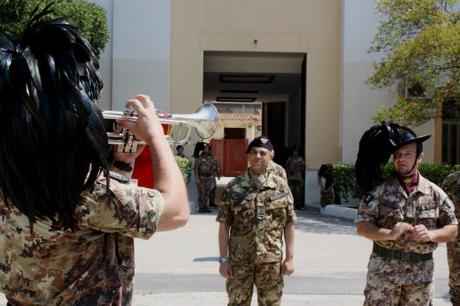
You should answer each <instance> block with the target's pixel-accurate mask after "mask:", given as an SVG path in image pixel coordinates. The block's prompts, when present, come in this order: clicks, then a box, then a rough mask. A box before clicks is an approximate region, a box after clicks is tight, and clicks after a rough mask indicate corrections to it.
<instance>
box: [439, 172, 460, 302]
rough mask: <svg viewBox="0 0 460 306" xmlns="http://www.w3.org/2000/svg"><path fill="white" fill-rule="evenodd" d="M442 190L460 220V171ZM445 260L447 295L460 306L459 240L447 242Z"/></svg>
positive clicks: (450, 178) (449, 178)
mask: <svg viewBox="0 0 460 306" xmlns="http://www.w3.org/2000/svg"><path fill="white" fill-rule="evenodd" d="M442 188H443V189H444V190H445V191H446V193H447V195H448V196H449V197H450V198H451V200H452V202H453V203H454V206H455V216H456V217H457V219H459V218H460V171H456V172H454V173H451V174H450V175H449V176H447V177H446V179H445V180H444V182H443V183H442ZM447 259H448V263H449V287H450V290H449V293H450V301H451V302H452V305H453V306H460V239H459V237H458V236H457V238H456V239H455V240H453V241H448V242H447Z"/></svg>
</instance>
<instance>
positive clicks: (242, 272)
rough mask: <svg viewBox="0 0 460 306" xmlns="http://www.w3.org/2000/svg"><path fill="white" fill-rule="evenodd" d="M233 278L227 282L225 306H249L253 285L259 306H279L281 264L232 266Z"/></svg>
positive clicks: (281, 281) (281, 287)
mask: <svg viewBox="0 0 460 306" xmlns="http://www.w3.org/2000/svg"><path fill="white" fill-rule="evenodd" d="M232 271H233V278H232V279H229V280H227V294H228V300H229V301H228V304H227V306H249V305H251V299H252V292H253V290H254V285H255V286H256V289H257V302H258V305H259V306H280V305H281V296H282V294H283V287H284V281H283V277H282V276H281V273H280V271H281V263H280V262H270V263H263V264H247V265H241V264H240V265H235V264H232Z"/></svg>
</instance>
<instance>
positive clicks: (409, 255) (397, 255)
mask: <svg viewBox="0 0 460 306" xmlns="http://www.w3.org/2000/svg"><path fill="white" fill-rule="evenodd" d="M372 253H374V254H376V255H378V256H380V257H382V258H384V259H396V260H400V261H406V262H412V263H416V262H420V261H427V260H432V259H433V252H430V253H423V254H422V253H414V252H402V251H398V250H392V249H387V248H384V247H382V246H380V245H378V244H376V243H374V247H373V248H372Z"/></svg>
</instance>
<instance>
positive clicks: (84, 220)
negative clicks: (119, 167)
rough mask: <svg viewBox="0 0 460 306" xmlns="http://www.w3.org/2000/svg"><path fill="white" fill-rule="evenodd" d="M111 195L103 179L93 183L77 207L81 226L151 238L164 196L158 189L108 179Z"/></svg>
mask: <svg viewBox="0 0 460 306" xmlns="http://www.w3.org/2000/svg"><path fill="white" fill-rule="evenodd" d="M110 191H111V192H112V194H111V195H110V196H108V195H107V193H106V187H105V181H101V183H97V184H96V188H95V190H94V191H93V192H92V193H90V194H88V195H87V197H86V201H84V203H83V204H82V205H81V206H80V207H79V208H78V210H79V217H80V218H79V219H80V220H77V222H78V224H79V226H80V227H82V228H84V227H87V228H91V229H95V230H98V231H102V232H109V233H111V232H118V233H120V234H122V235H124V236H129V237H133V238H143V239H148V238H150V237H151V236H152V235H153V234H154V233H155V232H156V231H157V228H158V221H159V219H160V216H161V214H162V212H163V208H164V199H163V196H162V195H161V194H160V192H159V191H157V190H154V189H148V188H143V187H138V186H137V185H136V184H133V183H131V184H122V183H119V182H117V181H116V180H110Z"/></svg>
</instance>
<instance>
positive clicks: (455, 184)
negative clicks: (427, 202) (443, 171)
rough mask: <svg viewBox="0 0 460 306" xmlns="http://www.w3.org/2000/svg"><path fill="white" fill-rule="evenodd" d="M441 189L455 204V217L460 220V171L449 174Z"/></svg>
mask: <svg viewBox="0 0 460 306" xmlns="http://www.w3.org/2000/svg"><path fill="white" fill-rule="evenodd" d="M441 187H442V189H444V191H445V192H446V193H447V195H448V196H449V198H450V199H451V200H452V202H453V203H454V206H455V215H456V216H457V218H460V171H456V172H454V173H451V174H449V175H448V176H447V177H446V179H445V180H444V181H443V182H442V186H441ZM459 235H460V233H459Z"/></svg>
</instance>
